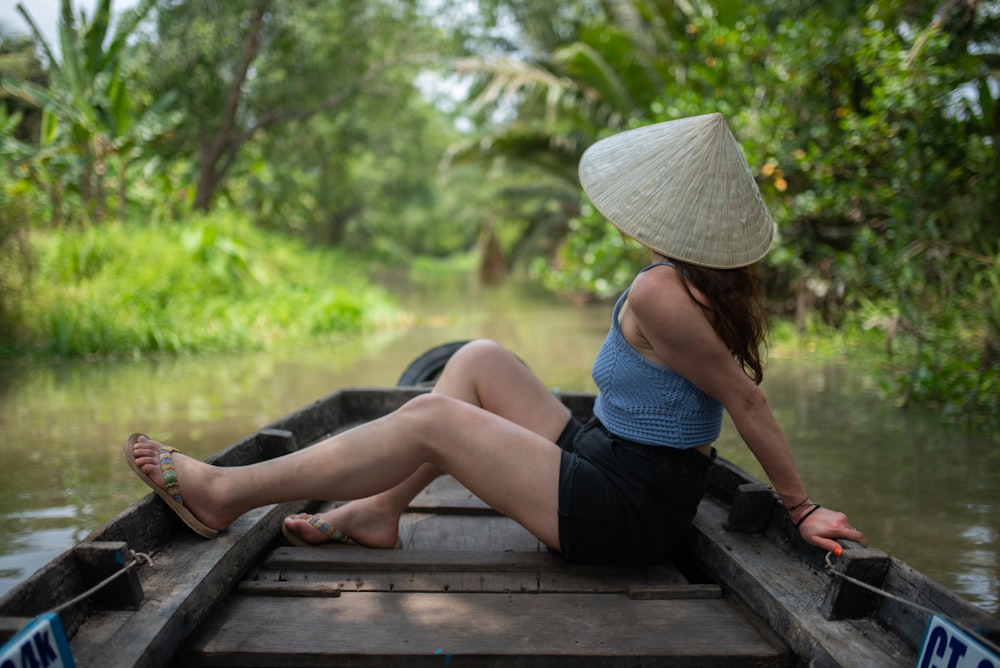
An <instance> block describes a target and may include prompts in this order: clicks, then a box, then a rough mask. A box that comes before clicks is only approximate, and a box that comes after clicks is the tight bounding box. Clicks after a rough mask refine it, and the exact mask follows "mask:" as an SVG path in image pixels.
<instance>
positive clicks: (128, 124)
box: [2, 0, 178, 221]
mask: <svg viewBox="0 0 1000 668" xmlns="http://www.w3.org/2000/svg"><path fill="white" fill-rule="evenodd" d="M154 4H155V0H143V1H142V2H140V3H139V5H138V6H137V7H135V8H134V9H133V10H130V11H128V12H125V13H124V15H123V16H122V17H121V18H120V19H119V21H118V23H117V25H116V28H115V30H114V31H113V32H112V31H111V30H110V25H111V0H99V2H98V3H97V6H96V9H95V12H94V16H93V18H92V19H90V20H87V17H86V15H85V14H84V13H82V12H81V13H80V15H79V17H77V15H76V14H74V11H73V4H72V0H62V5H61V15H60V21H59V57H58V58H57V57H56V51H55V49H53V48H52V46H51V45H49V44H48V43H47V42H46V41H45V38H44V37H43V35H42V33H41V32H40V31H39V29H38V27H37V26H36V25H35V23H34V21H33V19H32V17H31V15H30V14H29V13H28V11H27V10H26V9H25V8H24V7H23V6H21V5H18V10H19V12H20V13H21V15H22V16H23V17H24V19H25V21H26V22H27V23H28V25H29V26H30V27H31V30H32V32H33V33H34V35H35V39H36V40H37V41H38V43H39V45H40V46H41V48H42V49H43V50H44V52H45V54H46V57H47V59H48V64H49V71H48V78H49V82H48V85H42V84H39V83H37V82H35V81H32V80H29V79H21V80H16V79H8V78H5V79H4V80H3V82H2V84H3V90H4V91H5V93H6V94H9V95H14V96H16V97H18V98H20V99H22V100H24V101H26V102H28V103H29V104H31V105H34V106H36V107H38V108H39V109H41V110H42V119H41V129H40V134H39V139H38V145H37V147H36V149H35V150H34V151H33V152H31V154H30V155H29V158H30V162H31V164H32V165H33V167H34V169H33V170H32V176H33V178H34V179H35V180H36V182H37V183H38V185H39V186H40V187H42V188H43V189H44V190H46V191H47V192H48V193H49V197H50V204H51V207H52V216H53V219H54V220H56V221H59V220H61V219H62V217H63V215H65V214H67V213H68V212H69V209H68V208H67V207H65V203H64V199H63V198H64V195H65V192H66V191H67V190H70V191H71V192H73V193H74V194H75V195H77V196H78V197H79V199H80V203H81V204H82V206H81V207H77V208H74V210H73V213H72V214H69V215H71V217H79V216H80V215H81V214H82V217H83V219H84V220H98V221H99V220H102V219H103V218H104V217H105V214H106V203H107V199H108V195H107V191H106V177H107V175H108V172H109V171H117V172H118V173H119V184H118V186H119V188H118V191H119V195H120V200H121V201H119V208H120V209H123V208H124V194H125V171H126V168H127V166H128V164H129V162H130V161H132V160H134V159H135V154H136V153H137V152H138V151H140V150H141V148H142V147H143V146H144V145H145V144H147V143H148V142H150V141H152V140H153V139H154V138H155V137H157V136H159V135H162V134H163V133H165V132H166V131H167V130H168V129H169V128H170V127H171V126H172V125H173V124H175V123H176V122H177V120H178V118H177V116H176V115H173V114H170V113H168V111H167V109H168V107H169V105H170V104H171V101H172V95H164V96H162V97H161V98H159V99H158V100H155V101H150V103H149V104H147V105H144V106H141V107H140V106H139V105H136V104H135V103H134V101H133V99H132V94H131V92H130V87H129V85H128V82H127V80H126V77H127V76H128V73H127V68H126V65H127V63H128V61H129V58H130V55H131V52H132V49H133V47H132V45H131V44H130V43H129V38H130V37H131V36H132V34H133V32H134V31H135V30H136V28H137V26H138V25H139V23H140V22H141V21H142V19H143V18H144V17H145V15H146V14H147V13H149V12H150V10H151V9H152V8H153V5H154Z"/></svg>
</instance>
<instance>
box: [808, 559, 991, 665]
mask: <svg viewBox="0 0 1000 668" xmlns="http://www.w3.org/2000/svg"><path fill="white" fill-rule="evenodd" d="M832 556H833V552H827V553H826V570H827V571H828V572H829V573H830V575H836V576H837V577H839V578H843V579H844V580H847V581H848V582H850V583H851V584H853V585H856V586H858V587H861V588H862V589H867V590H868V591H870V592H873V593H875V594H878V595H879V596H884V597H885V598H888V599H892V600H893V601H896V602H897V603H902V604H903V605H907V606H909V607H911V608H916V609H917V610H920V611H921V612H926V613H927V614H929V615H931V616H935V617H940V618H942V619H947V620H948V621H949V622H951V623H952V624H954V625H955V626H957V627H959V628H960V629H962V630H963V631H965V632H966V633H968V634H970V635H972V636H973V637H975V638H976V639H977V640H978V641H979V642H981V643H983V644H984V645H986V646H987V647H991V646H993V643H992V642H990V641H989V640H988V639H987V638H985V637H983V636H982V635H981V634H979V633H977V632H976V631H975V630H973V629H970V628H969V627H968V626H967V625H965V624H963V623H961V622H959V621H958V620H956V619H954V618H951V617H948V616H947V615H944V614H942V613H940V612H938V611H937V610H934V609H932V608H928V607H926V606H923V605H920V604H919V603H915V602H913V601H910V600H908V599H905V598H902V597H901V596H896V595H895V594H890V593H889V592H887V591H885V590H884V589H879V588H878V587H874V586H872V585H870V584H868V583H867V582H863V581H861V580H858V579H857V578H854V577H851V576H850V575H848V574H847V573H843V572H841V571H838V570H837V569H836V568H834V567H833V561H832V559H831V557H832Z"/></svg>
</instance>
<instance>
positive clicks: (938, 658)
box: [0, 615, 1000, 668]
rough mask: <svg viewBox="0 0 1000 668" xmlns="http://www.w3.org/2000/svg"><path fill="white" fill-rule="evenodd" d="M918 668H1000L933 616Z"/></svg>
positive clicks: (988, 653) (985, 650)
mask: <svg viewBox="0 0 1000 668" xmlns="http://www.w3.org/2000/svg"><path fill="white" fill-rule="evenodd" d="M0 668H2V667H0ZM917 668H1000V656H998V655H997V653H996V651H995V650H994V649H991V648H989V647H987V646H986V645H984V644H983V643H981V642H979V641H978V640H976V639H975V638H974V637H972V636H971V635H970V634H968V633H966V632H965V631H963V630H962V629H960V628H958V627H957V626H955V625H954V624H952V623H951V622H949V621H948V620H946V619H941V618H940V617H938V616H937V615H935V616H933V617H931V621H930V622H929V623H928V624H927V633H925V634H924V645H923V647H921V648H920V656H919V657H918V658H917Z"/></svg>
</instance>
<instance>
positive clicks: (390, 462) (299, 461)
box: [134, 342, 569, 548]
mask: <svg viewBox="0 0 1000 668" xmlns="http://www.w3.org/2000/svg"><path fill="white" fill-rule="evenodd" d="M463 350H465V349H463ZM462 352H463V351H459V353H456V355H455V358H453V359H454V365H452V364H449V367H451V368H449V369H446V371H445V373H444V374H442V378H441V381H440V382H439V388H440V390H439V391H437V392H435V393H432V394H428V395H423V396H420V397H417V398H415V399H414V400H412V401H410V402H409V403H408V404H407V405H406V406H404V407H403V408H401V409H400V410H398V411H396V412H395V413H393V414H391V415H389V416H387V417H385V418H381V419H379V420H376V421H373V422H370V423H368V424H366V425H364V426H362V427H359V428H357V429H354V430H351V431H349V432H345V433H343V434H338V435H337V436H334V437H332V438H330V439H328V440H326V441H323V442H322V443H318V444H316V445H314V446H312V447H309V448H306V449H304V450H302V451H299V452H296V453H293V454H291V455H287V456H285V457H281V458H278V459H275V460H271V461H269V462H264V463H260V464H254V465H250V466H246V467H234V468H216V467H209V466H207V465H204V464H202V463H200V462H197V461H195V460H192V459H190V458H187V457H184V456H182V455H175V458H174V462H175V466H176V468H177V472H178V478H179V481H180V485H181V493H182V495H183V496H184V498H185V502H186V504H187V505H188V507H189V508H190V509H191V510H192V512H194V513H195V515H197V516H198V517H199V519H201V520H202V521H203V522H205V523H206V524H208V525H209V526H212V527H216V528H223V527H225V526H228V525H229V523H231V522H232V521H233V520H235V519H236V517H238V516H239V515H241V514H243V513H244V512H246V511H247V510H250V509H251V508H254V507H257V506H260V505H263V504H267V503H275V502H279V501H289V500H294V499H303V498H310V499H362V498H365V497H370V496H373V495H376V494H380V493H382V492H387V491H388V493H389V494H388V496H387V497H386V498H385V499H383V500H384V501H387V502H388V503H390V504H391V503H395V505H396V507H398V506H399V504H400V503H402V499H403V498H404V497H405V496H406V495H411V496H410V497H409V498H412V494H415V493H416V492H419V489H420V488H422V486H423V485H424V484H426V482H425V481H426V480H429V479H432V478H433V476H434V475H435V474H436V471H434V469H429V468H427V467H426V466H424V465H426V464H429V465H431V466H433V467H435V468H436V469H438V470H440V471H445V472H447V473H450V474H451V475H453V476H454V477H455V478H457V479H458V480H459V482H461V483H462V484H464V485H465V486H466V487H468V488H469V489H470V490H471V491H472V492H473V493H475V494H476V495H477V496H479V497H480V498H482V499H483V500H484V501H485V502H486V503H488V504H490V505H491V506H493V507H494V508H496V509H497V510H498V511H500V512H501V513H503V514H505V515H508V516H510V517H512V518H514V519H515V520H517V521H518V522H520V523H521V524H523V525H524V526H525V527H527V528H528V529H529V530H530V531H532V532H533V533H534V534H535V535H536V536H538V537H539V538H540V539H541V540H542V541H543V542H545V543H546V544H547V545H549V546H550V547H554V548H558V518H557V510H558V473H559V460H560V453H559V449H558V447H556V446H555V444H554V443H553V441H554V439H555V438H556V437H557V436H558V434H559V432H560V430H561V429H562V428H563V426H564V425H565V423H566V421H567V420H568V418H569V412H568V411H567V410H566V408H565V407H564V406H562V404H561V403H560V402H558V400H556V399H555V397H553V396H552V395H551V393H549V392H548V390H547V389H545V388H544V386H543V385H542V384H541V383H540V382H538V381H537V379H535V378H534V376H533V375H532V374H531V373H530V372H529V371H528V370H527V369H526V368H524V367H523V366H522V365H520V363H519V362H518V363H516V364H511V363H509V361H506V362H505V361H502V360H503V359H504V355H508V356H509V353H506V352H505V351H503V350H502V349H501V348H500V347H499V346H496V345H495V344H491V343H486V342H483V343H478V344H473V345H472V347H471V348H470V349H469V350H468V351H466V352H467V353H468V354H466V355H462ZM471 362H476V364H470V363H471ZM463 366H465V367H466V368H464V370H462V367H463ZM539 388H540V389H539ZM445 392H448V394H445ZM452 394H454V395H457V396H452ZM491 409H495V410H496V411H497V412H496V413H494V412H492V410H491ZM504 415H505V416H509V419H508V417H501V416H504ZM134 455H135V456H136V461H137V462H138V463H139V465H140V466H142V468H143V470H144V471H145V472H146V473H147V474H148V475H150V476H151V477H152V478H153V479H154V480H155V481H156V482H157V484H162V474H161V472H160V470H159V462H158V460H157V459H156V456H155V446H154V445H153V444H152V443H151V442H148V441H145V440H140V442H139V443H138V444H137V445H136V448H135V451H134ZM420 483H422V484H420ZM397 486H398V489H395V490H394V489H393V488H396V487H397ZM414 490H416V491H414ZM409 498H406V502H407V503H408V502H409ZM404 507H405V504H404ZM342 530H344V531H345V533H348V532H347V531H346V530H345V529H343V528H342ZM348 535H350V534H349V533H348ZM362 542H365V541H364V540H363V539H362Z"/></svg>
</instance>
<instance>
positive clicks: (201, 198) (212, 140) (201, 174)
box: [194, 0, 270, 211]
mask: <svg viewBox="0 0 1000 668" xmlns="http://www.w3.org/2000/svg"><path fill="white" fill-rule="evenodd" d="M269 6H270V0H257V2H256V3H255V4H254V9H253V16H252V17H251V19H250V23H249V25H248V26H247V32H246V34H245V35H244V36H243V45H242V47H241V56H240V60H239V62H238V63H237V64H236V67H234V68H233V76H232V79H231V80H230V82H229V90H228V92H227V94H226V104H225V106H224V108H223V110H222V123H221V125H220V126H219V129H218V131H217V132H216V133H215V135H214V136H204V137H202V138H201V141H200V142H199V146H198V154H199V155H198V184H197V190H196V191H195V196H194V206H195V209H197V210H199V211H208V210H209V209H210V208H211V206H212V199H213V198H214V196H215V191H216V190H217V189H218V187H219V184H220V183H221V182H222V179H223V177H224V176H225V173H226V171H227V170H228V169H229V165H231V164H232V160H226V161H223V160H222V159H223V156H226V155H235V154H236V152H237V151H238V150H239V144H240V143H242V141H243V139H242V136H243V135H242V132H241V131H240V128H239V127H238V125H237V119H236V117H237V114H238V112H239V108H240V97H241V95H242V91H243V84H244V83H245V82H246V79H247V73H248V72H249V70H250V64H251V63H253V61H254V60H255V59H256V58H257V56H258V54H259V53H260V45H261V29H262V27H263V25H264V15H265V14H266V13H267V11H268V8H269Z"/></svg>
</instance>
